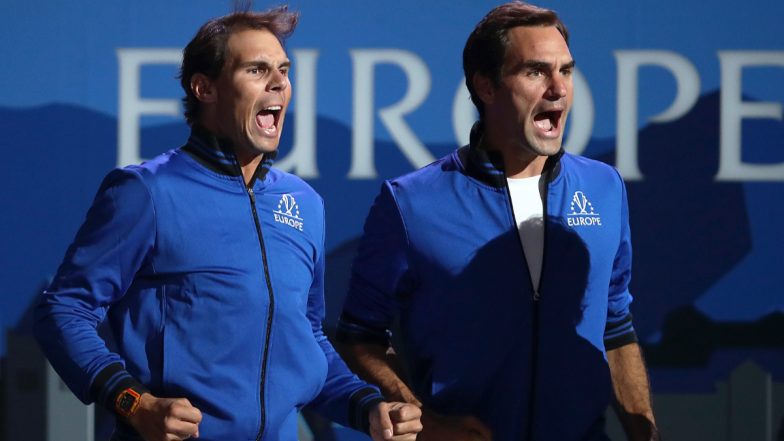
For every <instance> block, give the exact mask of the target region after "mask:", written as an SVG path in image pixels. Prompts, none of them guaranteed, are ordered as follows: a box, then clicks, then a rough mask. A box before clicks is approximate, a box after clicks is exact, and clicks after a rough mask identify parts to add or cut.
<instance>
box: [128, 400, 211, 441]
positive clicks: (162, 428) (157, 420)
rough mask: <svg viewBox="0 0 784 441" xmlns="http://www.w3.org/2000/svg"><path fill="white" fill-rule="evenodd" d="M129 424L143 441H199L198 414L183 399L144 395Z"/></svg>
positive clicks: (199, 416)
mask: <svg viewBox="0 0 784 441" xmlns="http://www.w3.org/2000/svg"><path fill="white" fill-rule="evenodd" d="M128 422H129V423H130V424H131V426H133V428H134V429H136V431H137V432H139V435H141V436H142V438H144V439H145V440H146V441H181V440H186V439H188V438H198V437H199V423H200V422H201V411H199V409H197V408H195V407H193V405H191V402H190V401H188V400H187V399H185V398H158V397H155V396H153V395H152V394H150V393H144V394H142V396H141V401H140V402H139V409H138V410H137V411H136V414H134V415H133V416H132V417H130V418H128Z"/></svg>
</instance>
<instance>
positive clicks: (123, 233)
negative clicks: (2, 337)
mask: <svg viewBox="0 0 784 441" xmlns="http://www.w3.org/2000/svg"><path fill="white" fill-rule="evenodd" d="M154 238H155V221H154V212H153V206H152V200H151V198H150V194H149V192H148V190H147V187H146V186H145V185H144V183H143V182H142V180H141V178H140V177H139V175H138V174H137V173H136V172H134V171H132V170H128V169H125V170H114V171H112V172H111V173H109V174H108V175H107V176H106V178H105V179H104V181H103V183H102V184H101V187H100V189H99V190H98V194H97V195H96V197H95V200H94V201H93V205H92V207H91V208H90V210H89V211H88V213H87V217H86V219H85V222H84V224H82V226H81V228H80V229H79V231H78V233H77V235H76V238H75V239H74V241H73V243H72V244H71V246H70V247H69V248H68V251H67V252H66V255H65V258H64V259H63V262H62V264H61V265H60V268H59V269H58V271H57V274H56V276H55V277H54V279H53V281H52V283H51V285H50V286H49V288H48V289H47V290H46V291H44V292H43V294H42V295H41V296H40V298H39V301H38V304H37V306H36V309H35V323H34V328H33V332H34V335H35V337H36V339H37V340H38V342H39V344H40V345H41V347H42V349H43V351H44V353H45V354H46V356H47V358H48V359H49V361H50V362H51V364H52V366H53V367H54V368H55V370H56V371H57V373H58V374H59V375H60V377H61V378H62V379H63V381H64V382H65V383H66V384H67V385H68V387H69V388H70V389H71V391H72V392H73V393H74V394H75V395H76V396H77V397H78V398H79V399H80V400H81V401H82V402H84V403H85V404H87V403H90V402H93V401H98V402H100V403H101V404H104V405H106V406H107V407H109V408H113V404H114V398H115V397H116V395H118V394H119V392H120V391H122V390H123V389H125V388H127V387H131V386H136V387H137V388H138V389H141V390H144V388H143V386H141V385H140V384H139V383H138V382H137V381H136V380H135V379H133V378H132V377H131V375H130V374H129V373H128V372H126V371H125V369H124V363H123V360H122V359H121V358H120V356H119V355H117V354H115V353H113V352H110V351H109V349H107V347H106V344H105V342H104V341H103V340H102V339H101V337H100V336H99V335H98V332H97V330H96V328H97V326H98V325H99V324H100V323H101V322H102V321H103V320H104V317H105V316H106V311H107V309H108V308H109V306H110V305H112V304H113V303H114V302H116V301H117V300H118V299H120V298H121V297H122V296H123V294H124V293H125V292H126V290H127V288H128V287H129V285H130V284H131V282H132V281H133V278H134V275H135V274H136V272H137V271H138V270H139V268H140V267H141V266H142V264H143V262H144V261H145V259H146V257H147V255H148V253H149V251H150V249H151V248H152V247H153V244H154Z"/></svg>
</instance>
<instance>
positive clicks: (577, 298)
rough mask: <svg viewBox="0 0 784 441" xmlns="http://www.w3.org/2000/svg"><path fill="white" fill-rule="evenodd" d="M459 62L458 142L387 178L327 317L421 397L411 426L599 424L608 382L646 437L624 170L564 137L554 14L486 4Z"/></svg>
mask: <svg viewBox="0 0 784 441" xmlns="http://www.w3.org/2000/svg"><path fill="white" fill-rule="evenodd" d="M463 67H464V70H465V76H466V84H467V86H468V89H469V91H470V93H471V99H472V100H473V102H474V103H475V104H476V106H477V108H478V110H479V114H480V119H479V122H478V123H477V124H476V125H475V126H474V128H473V130H472V133H471V142H470V145H468V146H465V147H463V148H460V149H458V150H457V151H455V152H453V153H452V154H450V155H448V156H446V157H444V158H442V159H440V160H438V161H436V162H434V163H433V164H431V165H429V166H426V167H424V168H422V169H420V170H417V171H415V172H413V173H410V174H408V175H405V176H402V177H399V178H396V179H392V180H390V181H387V182H385V183H384V185H383V186H382V189H381V194H380V195H379V196H378V198H377V199H376V201H375V204H374V205H373V207H372V209H371V211H370V214H369V216H368V218H367V221H366V224H365V233H364V236H363V239H362V241H361V243H360V246H359V252H358V256H357V258H356V260H355V262H354V267H353V276H352V279H351V284H350V288H349V292H348V296H347V298H346V303H345V306H344V310H343V314H342V316H341V321H340V323H339V329H338V332H339V334H338V338H339V341H341V342H342V346H343V348H342V353H343V355H344V357H345V358H346V360H347V361H349V364H350V365H351V366H352V367H353V368H354V370H355V371H356V372H359V373H360V375H361V376H363V377H364V378H365V379H367V380H368V381H370V382H373V383H376V384H378V385H380V386H381V389H382V391H383V392H384V393H385V395H386V396H388V397H393V398H394V399H396V400H400V401H406V402H409V403H415V404H417V405H421V406H422V407H423V409H424V413H423V417H422V422H423V425H424V429H423V431H422V433H421V435H420V437H419V439H420V440H448V441H461V440H488V439H491V438H492V439H496V440H502V441H507V440H546V441H549V440H558V441H572V440H574V441H576V440H586V441H594V440H606V439H607V437H606V435H605V433H604V412H605V410H606V408H607V406H608V404H609V403H610V398H611V394H612V391H613V389H614V391H615V397H616V399H617V403H618V405H619V406H618V408H619V411H620V412H619V414H620V416H621V420H622V422H623V423H624V426H625V427H626V429H627V432H628V434H629V435H630V437H631V438H632V439H635V440H648V439H657V438H658V435H657V434H656V428H655V423H654V416H653V412H652V409H651V404H650V397H649V387H648V379H647V374H646V371H645V367H644V364H643V361H642V358H641V354H640V350H639V347H638V345H637V343H636V337H635V333H634V328H633V327H632V321H631V314H630V312H629V304H630V302H631V300H632V297H631V294H630V293H629V290H628V284H629V279H630V270H631V243H630V234H629V225H628V209H627V202H626V191H625V189H624V184H623V180H622V179H621V177H620V175H619V174H618V173H617V171H616V170H615V169H613V168H612V167H610V166H607V165H605V164H603V163H600V162H597V161H593V160H589V159H586V158H582V157H579V156H574V155H570V154H568V153H565V152H564V151H563V150H562V147H561V143H562V137H563V131H564V127H565V124H566V118H567V114H568V112H569V109H570V106H571V102H572V94H573V93H572V74H573V71H574V59H573V58H572V55H571V53H570V51H569V46H568V33H567V31H566V27H565V26H564V25H563V23H562V22H561V21H560V19H558V17H557V16H556V14H555V13H554V12H552V11H549V10H545V9H541V8H538V7H535V6H532V5H529V4H525V3H521V2H513V3H507V4H505V5H502V6H499V7H497V8H495V9H493V10H492V11H490V12H489V13H488V14H487V16H485V17H484V19H483V20H482V21H481V22H480V23H479V24H478V25H477V26H476V28H475V29H474V31H473V32H472V34H471V35H470V37H469V38H468V41H467V43H466V45H465V49H464V52H463ZM396 320H399V321H398V322H397V323H398V326H397V327H398V328H399V333H398V335H395V336H393V337H394V338H396V339H397V341H399V342H402V343H401V344H400V345H397V346H395V349H396V351H394V352H393V351H390V350H389V349H390V339H389V334H390V332H391V331H390V329H391V328H392V324H393V322H395V321H396Z"/></svg>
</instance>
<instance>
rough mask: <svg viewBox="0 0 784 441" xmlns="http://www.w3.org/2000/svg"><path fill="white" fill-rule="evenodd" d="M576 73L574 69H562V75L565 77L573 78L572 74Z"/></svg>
mask: <svg viewBox="0 0 784 441" xmlns="http://www.w3.org/2000/svg"><path fill="white" fill-rule="evenodd" d="M573 71H574V68H573V67H568V68H566V69H561V75H563V76H565V77H569V76H572V72H573Z"/></svg>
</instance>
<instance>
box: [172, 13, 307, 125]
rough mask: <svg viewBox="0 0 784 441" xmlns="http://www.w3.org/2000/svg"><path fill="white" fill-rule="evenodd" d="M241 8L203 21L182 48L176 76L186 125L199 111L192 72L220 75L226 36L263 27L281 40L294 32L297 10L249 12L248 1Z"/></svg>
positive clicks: (225, 47)
mask: <svg viewBox="0 0 784 441" xmlns="http://www.w3.org/2000/svg"><path fill="white" fill-rule="evenodd" d="M243 9H244V10H237V11H235V12H234V13H232V14H229V15H224V16H223V17H218V18H214V19H212V20H210V21H208V22H207V23H204V25H202V27H201V28H200V29H199V31H198V32H197V33H196V36H195V37H193V40H191V41H190V43H188V45H187V46H185V49H183V51H182V65H181V66H180V75H179V79H180V85H182V89H183V90H184V91H185V98H183V99H182V101H183V104H184V106H185V120H186V121H187V122H188V124H189V125H193V123H195V122H196V121H198V119H199V116H200V113H201V108H200V107H199V104H200V103H199V100H198V99H197V98H196V96H195V95H194V94H193V91H191V78H192V77H193V75H194V74H196V73H202V74H204V75H206V76H207V77H209V78H211V79H215V78H217V77H218V76H219V75H220V73H221V70H223V65H224V64H225V62H226V52H227V45H228V41H229V37H230V36H231V35H232V34H233V33H235V32H240V31H244V30H248V29H264V30H268V31H270V32H271V33H272V34H273V35H275V37H277V39H278V41H280V42H281V44H283V40H284V39H286V37H288V36H289V35H291V33H292V32H294V28H295V27H296V26H297V21H298V20H299V14H297V13H294V12H289V11H288V8H287V7H286V6H280V7H277V8H274V9H270V10H268V11H265V12H252V11H250V5H249V4H246V5H245V7H244V8H243Z"/></svg>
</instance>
